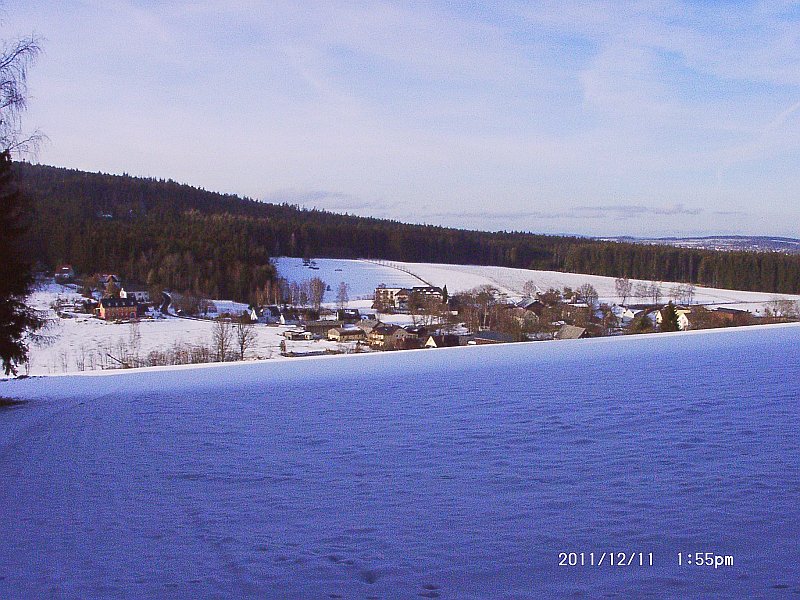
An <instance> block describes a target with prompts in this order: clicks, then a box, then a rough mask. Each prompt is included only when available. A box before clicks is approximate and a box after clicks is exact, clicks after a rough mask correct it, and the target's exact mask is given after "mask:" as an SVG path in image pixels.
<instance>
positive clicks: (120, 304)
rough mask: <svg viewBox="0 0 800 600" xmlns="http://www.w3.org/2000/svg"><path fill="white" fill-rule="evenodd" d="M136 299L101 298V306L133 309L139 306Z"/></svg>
mask: <svg viewBox="0 0 800 600" xmlns="http://www.w3.org/2000/svg"><path fill="white" fill-rule="evenodd" d="M138 304H139V303H138V302H137V301H136V300H135V299H134V298H101V299H100V306H102V307H103V308H132V307H134V306H138Z"/></svg>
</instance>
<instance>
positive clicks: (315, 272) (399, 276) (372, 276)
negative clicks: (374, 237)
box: [274, 258, 425, 302]
mask: <svg viewBox="0 0 800 600" xmlns="http://www.w3.org/2000/svg"><path fill="white" fill-rule="evenodd" d="M274 262H275V265H276V266H277V268H278V274H279V275H280V276H281V277H283V278H285V279H287V280H288V281H297V282H301V281H305V280H308V279H311V278H312V277H319V278H320V279H322V281H324V282H325V283H327V284H328V285H329V286H330V288H331V291H329V292H327V294H326V296H325V300H327V301H330V302H333V301H335V300H336V290H337V288H338V286H339V283H340V282H342V281H344V282H345V283H346V284H347V285H348V286H350V292H349V295H350V298H351V299H352V300H357V299H366V298H370V299H371V298H372V294H373V293H374V292H375V288H376V287H378V285H380V284H382V283H383V284H385V285H386V287H412V286H415V285H425V284H424V283H423V282H422V281H420V279H419V278H417V277H414V276H413V275H410V274H409V273H405V272H403V271H401V270H399V269H394V268H391V267H389V266H387V265H386V264H381V263H378V262H371V261H366V260H348V259H338V258H316V259H314V264H313V265H309V266H305V265H304V264H303V260H302V259H300V258H277V259H275V260H274ZM312 266H313V267H315V268H312Z"/></svg>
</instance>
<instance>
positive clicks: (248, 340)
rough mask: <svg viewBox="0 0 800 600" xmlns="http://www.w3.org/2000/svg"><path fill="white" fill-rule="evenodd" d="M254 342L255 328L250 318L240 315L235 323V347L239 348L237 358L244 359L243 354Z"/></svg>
mask: <svg viewBox="0 0 800 600" xmlns="http://www.w3.org/2000/svg"><path fill="white" fill-rule="evenodd" d="M255 343H256V328H255V325H253V324H252V323H251V322H250V319H247V318H246V317H242V318H241V319H239V321H238V322H237V323H236V347H237V348H238V349H239V360H244V354H245V352H247V351H248V350H249V349H250V348H252V347H253V346H254V345H255Z"/></svg>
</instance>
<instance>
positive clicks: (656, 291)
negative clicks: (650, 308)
mask: <svg viewBox="0 0 800 600" xmlns="http://www.w3.org/2000/svg"><path fill="white" fill-rule="evenodd" d="M648 290H649V294H648V295H649V296H650V299H651V300H652V301H653V304H658V303H659V302H661V282H659V281H651V282H650V286H649V288H648Z"/></svg>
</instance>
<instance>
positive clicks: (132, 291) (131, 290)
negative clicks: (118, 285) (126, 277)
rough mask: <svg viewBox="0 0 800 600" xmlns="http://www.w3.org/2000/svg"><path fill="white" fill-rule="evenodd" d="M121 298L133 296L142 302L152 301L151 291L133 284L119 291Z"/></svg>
mask: <svg viewBox="0 0 800 600" xmlns="http://www.w3.org/2000/svg"><path fill="white" fill-rule="evenodd" d="M119 297H120V298H132V299H134V300H136V301H137V302H142V303H145V304H147V303H148V302H150V292H148V291H147V290H146V289H145V288H143V287H136V286H132V285H126V286H125V287H123V288H122V289H121V290H120V291H119Z"/></svg>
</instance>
